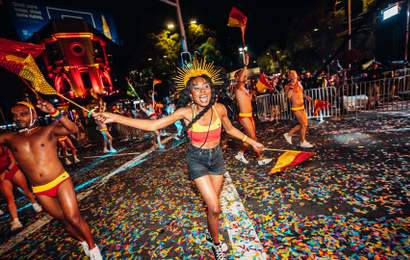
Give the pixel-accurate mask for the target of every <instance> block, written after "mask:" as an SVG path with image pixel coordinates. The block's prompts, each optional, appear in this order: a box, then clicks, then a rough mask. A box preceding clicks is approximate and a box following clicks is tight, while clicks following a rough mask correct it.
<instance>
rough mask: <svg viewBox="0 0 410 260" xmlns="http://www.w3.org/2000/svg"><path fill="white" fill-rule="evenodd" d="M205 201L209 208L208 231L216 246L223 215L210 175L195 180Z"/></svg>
mask: <svg viewBox="0 0 410 260" xmlns="http://www.w3.org/2000/svg"><path fill="white" fill-rule="evenodd" d="M194 182H195V185H196V186H197V188H198V190H199V192H200V194H201V196H202V198H203V200H204V201H205V203H206V206H207V209H208V210H207V213H208V214H207V221H208V230H209V233H211V237H212V239H213V241H214V244H219V237H218V233H219V230H218V226H219V215H220V214H221V208H220V205H219V198H218V195H217V192H216V191H215V189H214V186H213V184H212V180H211V177H210V176H209V175H207V176H202V177H199V178H197V179H195V180H194Z"/></svg>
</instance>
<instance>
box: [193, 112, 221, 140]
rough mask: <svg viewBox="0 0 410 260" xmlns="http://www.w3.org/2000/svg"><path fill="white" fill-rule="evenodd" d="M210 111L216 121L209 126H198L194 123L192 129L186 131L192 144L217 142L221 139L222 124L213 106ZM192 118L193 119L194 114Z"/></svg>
mask: <svg viewBox="0 0 410 260" xmlns="http://www.w3.org/2000/svg"><path fill="white" fill-rule="evenodd" d="M212 109H213V112H214V114H216V120H215V121H214V122H213V123H212V124H211V125H210V126H204V125H200V124H198V122H195V123H194V124H193V125H192V127H191V128H190V129H188V131H187V132H188V138H189V139H191V142H192V143H204V142H205V141H206V142H213V141H219V139H220V138H221V131H222V122H221V119H219V115H218V112H217V111H216V109H215V107H214V106H212ZM194 111H195V110H194ZM193 118H195V112H194V115H193ZM208 130H209V132H208Z"/></svg>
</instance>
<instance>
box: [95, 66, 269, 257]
mask: <svg viewBox="0 0 410 260" xmlns="http://www.w3.org/2000/svg"><path fill="white" fill-rule="evenodd" d="M218 73H219V71H218V70H216V69H215V68H214V67H213V66H212V64H206V63H205V61H203V62H198V61H196V60H194V62H193V65H192V67H191V68H183V69H179V75H178V76H177V78H176V81H177V84H178V89H179V90H181V89H183V91H182V93H181V95H180V98H179V102H178V103H179V104H178V107H180V108H179V109H177V110H176V111H175V112H174V113H172V114H170V115H168V116H166V117H163V118H160V119H156V120H143V119H133V118H128V117H124V116H121V115H118V114H112V113H103V114H99V115H97V116H96V119H97V120H100V121H102V122H104V123H112V122H116V123H119V124H124V125H127V126H131V127H135V128H139V129H142V130H146V131H155V130H158V129H161V128H164V127H167V126H169V125H171V124H173V123H174V122H176V121H178V120H183V121H184V123H185V125H187V126H186V129H187V135H188V138H189V139H190V144H189V148H188V152H187V156H186V159H187V163H188V174H189V177H190V179H191V180H193V181H194V183H195V185H196V187H197V188H198V190H199V192H200V194H201V196H202V198H203V200H204V201H205V203H206V206H207V208H206V214H207V221H208V230H209V233H210V236H211V238H212V242H213V244H212V251H213V253H214V255H215V258H216V259H226V256H225V253H226V251H227V249H228V247H227V245H226V244H225V243H223V242H220V241H219V238H218V232H219V231H218V222H219V215H220V213H221V206H220V201H219V195H220V193H221V190H222V184H223V174H224V172H225V163H224V159H223V156H222V150H221V148H220V141H221V130H222V126H223V128H224V129H225V131H226V133H228V134H229V135H231V136H232V137H235V138H237V139H239V140H241V141H242V142H246V143H247V144H249V145H251V146H252V147H253V148H254V149H255V150H257V151H262V150H263V149H264V146H263V145H262V144H260V143H258V142H256V141H254V140H253V139H251V138H249V137H248V136H246V135H245V134H243V133H242V132H241V131H239V130H238V129H236V128H235V127H234V126H233V125H232V123H231V121H230V120H229V118H228V115H227V111H226V108H225V106H224V105H222V104H219V103H216V102H215V96H216V93H215V91H213V90H212V87H213V85H214V84H215V83H217V82H218V81H220V78H219V75H218Z"/></svg>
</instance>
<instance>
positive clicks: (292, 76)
mask: <svg viewBox="0 0 410 260" xmlns="http://www.w3.org/2000/svg"><path fill="white" fill-rule="evenodd" d="M288 78H289V80H290V83H288V84H287V85H286V86H285V93H286V96H287V98H288V99H290V102H291V104H292V107H291V110H292V112H293V114H294V115H295V117H296V119H297V120H298V124H297V125H296V126H295V127H293V128H292V129H291V130H290V131H289V132H288V133H285V134H283V137H285V139H286V141H287V142H288V143H289V144H292V136H293V135H294V134H296V132H298V131H300V144H299V146H300V147H302V148H312V147H313V145H312V144H311V143H309V142H308V141H306V131H307V128H308V119H307V115H306V111H305V102H304V98H306V99H307V100H308V101H309V102H310V101H311V100H312V99H311V98H310V97H309V96H305V95H304V94H303V86H302V84H300V82H299V81H298V74H297V72H296V71H294V70H291V71H289V72H288Z"/></svg>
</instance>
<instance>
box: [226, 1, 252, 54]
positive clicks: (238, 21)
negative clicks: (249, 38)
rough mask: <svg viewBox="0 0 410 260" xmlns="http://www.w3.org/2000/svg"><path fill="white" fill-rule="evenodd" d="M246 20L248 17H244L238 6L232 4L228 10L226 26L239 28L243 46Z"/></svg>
mask: <svg viewBox="0 0 410 260" xmlns="http://www.w3.org/2000/svg"><path fill="white" fill-rule="evenodd" d="M247 22H248V17H246V16H245V15H244V14H243V13H242V12H241V11H240V10H239V9H238V8H236V7H235V6H233V7H232V9H231V11H230V12H229V19H228V26H229V27H239V28H241V33H242V44H243V46H245V30H246V23H247Z"/></svg>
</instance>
